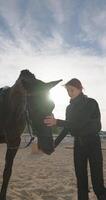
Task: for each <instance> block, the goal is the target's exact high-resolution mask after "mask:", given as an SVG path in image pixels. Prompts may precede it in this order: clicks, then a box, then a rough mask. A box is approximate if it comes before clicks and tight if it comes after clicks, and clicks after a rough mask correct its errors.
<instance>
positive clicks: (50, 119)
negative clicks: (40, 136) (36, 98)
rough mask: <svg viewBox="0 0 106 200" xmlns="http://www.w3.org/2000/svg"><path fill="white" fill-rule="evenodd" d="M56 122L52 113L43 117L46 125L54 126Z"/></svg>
mask: <svg viewBox="0 0 106 200" xmlns="http://www.w3.org/2000/svg"><path fill="white" fill-rule="evenodd" d="M56 123H57V119H55V118H54V116H53V115H51V116H47V117H46V118H45V119H44V124H46V125H47V126H55V125H56Z"/></svg>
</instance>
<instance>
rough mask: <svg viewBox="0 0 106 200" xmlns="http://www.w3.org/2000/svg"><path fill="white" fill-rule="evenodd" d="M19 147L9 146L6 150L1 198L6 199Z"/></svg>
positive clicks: (1, 199) (0, 199)
mask: <svg viewBox="0 0 106 200" xmlns="http://www.w3.org/2000/svg"><path fill="white" fill-rule="evenodd" d="M17 150H18V147H16V148H8V147H7V152H6V158H5V168H4V172H3V183H2V187H1V192H0V200H6V191H7V187H8V183H9V179H10V176H11V173H12V165H13V161H14V158H15V155H16V153H17Z"/></svg>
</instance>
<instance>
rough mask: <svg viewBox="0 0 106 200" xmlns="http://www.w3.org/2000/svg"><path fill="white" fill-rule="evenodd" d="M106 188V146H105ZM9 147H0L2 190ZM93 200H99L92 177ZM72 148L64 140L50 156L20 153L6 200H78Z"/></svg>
mask: <svg viewBox="0 0 106 200" xmlns="http://www.w3.org/2000/svg"><path fill="white" fill-rule="evenodd" d="M102 147H103V157H104V175H105V184H106V142H105V141H104V142H102ZM5 151H6V145H0V186H1V183H2V173H3V167H4V157H5ZM89 185H90V200H96V198H95V195H94V193H93V191H92V185H91V181H90V175H89ZM76 192H77V188H76V178H75V174H74V166H73V144H72V142H71V139H69V141H67V140H64V142H62V143H61V145H60V146H59V147H57V149H56V152H54V153H53V154H52V155H51V156H48V155H45V154H43V153H41V152H37V153H34V154H32V153H31V146H30V147H28V148H27V149H19V150H18V153H17V155H16V158H15V160H14V165H13V173H12V176H11V180H10V183H9V187H8V192H7V200H77V195H76Z"/></svg>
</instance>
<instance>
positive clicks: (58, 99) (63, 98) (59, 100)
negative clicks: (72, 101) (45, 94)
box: [50, 86, 69, 105]
mask: <svg viewBox="0 0 106 200" xmlns="http://www.w3.org/2000/svg"><path fill="white" fill-rule="evenodd" d="M50 99H51V100H53V101H54V103H55V104H56V105H65V104H67V103H68V102H69V97H68V94H67V92H66V89H65V88H64V87H63V86H57V87H54V88H53V89H51V90H50Z"/></svg>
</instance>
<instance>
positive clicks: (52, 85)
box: [46, 79, 62, 90]
mask: <svg viewBox="0 0 106 200" xmlns="http://www.w3.org/2000/svg"><path fill="white" fill-rule="evenodd" d="M61 81H62V79H60V80H57V81H51V82H49V83H46V88H47V89H49V90H50V89H51V88H53V87H55V86H56V85H57V84H58V83H60V82H61Z"/></svg>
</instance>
